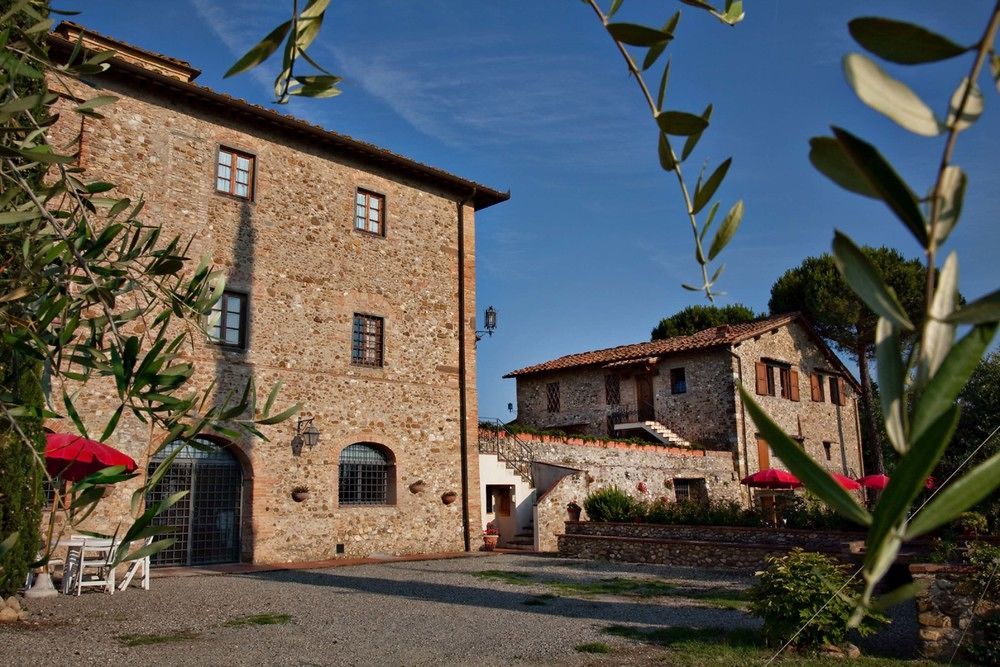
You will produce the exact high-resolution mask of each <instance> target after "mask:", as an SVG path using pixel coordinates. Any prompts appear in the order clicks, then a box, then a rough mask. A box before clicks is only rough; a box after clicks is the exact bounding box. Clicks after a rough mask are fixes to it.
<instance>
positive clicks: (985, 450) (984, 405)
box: [934, 350, 1000, 534]
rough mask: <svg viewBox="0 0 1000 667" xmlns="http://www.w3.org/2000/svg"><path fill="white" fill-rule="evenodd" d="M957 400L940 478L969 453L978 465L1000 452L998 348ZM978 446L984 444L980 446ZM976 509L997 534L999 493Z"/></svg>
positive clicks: (956, 466)
mask: <svg viewBox="0 0 1000 667" xmlns="http://www.w3.org/2000/svg"><path fill="white" fill-rule="evenodd" d="M957 402H958V405H959V406H960V407H961V408H962V415H961V417H959V420H958V428H957V429H956V430H955V438H954V440H953V441H952V443H951V446H949V447H948V449H947V451H945V453H944V456H943V457H942V458H941V462H940V463H939V464H938V467H937V469H936V470H935V471H934V476H935V477H936V478H937V479H939V480H942V481H943V480H945V479H947V478H948V477H950V476H951V474H952V473H954V472H955V471H956V470H958V468H959V466H961V465H962V463H963V462H964V461H965V460H966V459H967V458H969V457H970V456H971V457H972V458H971V459H970V460H969V462H968V465H978V464H982V463H984V462H985V461H987V460H988V459H990V458H991V457H994V456H996V455H997V454H1000V435H997V434H993V430H994V429H995V428H996V426H997V424H1000V351H996V350H995V351H993V352H991V353H990V354H988V355H987V356H986V357H985V358H984V359H983V360H982V361H981V362H980V363H979V364H978V365H977V366H976V369H975V370H974V371H973V372H972V375H971V376H970V377H969V381H968V382H967V383H966V384H965V386H964V387H963V388H962V391H961V392H959V394H958V401H957ZM991 435H992V436H993V437H990V436H991ZM980 445H983V446H982V447H981V448H979V447H980ZM977 448H979V449H978V451H977ZM976 510H977V511H979V512H981V513H982V514H985V515H986V517H987V518H988V520H989V522H990V525H991V530H992V531H993V532H994V533H998V534H1000V494H998V493H993V494H991V495H989V496H988V497H987V498H986V500H984V501H982V502H981V503H980V504H979V505H977V506H976Z"/></svg>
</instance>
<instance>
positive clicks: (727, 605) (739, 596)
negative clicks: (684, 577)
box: [677, 588, 750, 611]
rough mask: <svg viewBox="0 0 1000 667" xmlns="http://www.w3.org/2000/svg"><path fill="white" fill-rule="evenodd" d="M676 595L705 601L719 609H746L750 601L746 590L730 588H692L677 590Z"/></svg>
mask: <svg viewBox="0 0 1000 667" xmlns="http://www.w3.org/2000/svg"><path fill="white" fill-rule="evenodd" d="M677 595H678V596H680V597H685V598H691V599H692V600H698V601H700V602H705V603H707V604H710V605H712V606H713V607H719V608H720V609H735V610H737V611H746V608H747V603H748V602H749V601H750V597H749V595H748V594H747V591H745V590H733V589H731V588H694V589H687V590H683V591H678V592H677Z"/></svg>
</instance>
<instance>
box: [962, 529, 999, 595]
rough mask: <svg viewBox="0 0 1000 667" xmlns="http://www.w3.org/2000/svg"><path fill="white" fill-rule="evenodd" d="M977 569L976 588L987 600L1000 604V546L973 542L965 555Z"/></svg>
mask: <svg viewBox="0 0 1000 667" xmlns="http://www.w3.org/2000/svg"><path fill="white" fill-rule="evenodd" d="M965 557H966V560H967V561H968V563H969V565H971V566H972V567H973V568H975V580H976V586H977V587H978V588H979V589H980V590H982V592H983V597H984V598H985V599H987V600H991V601H993V602H998V603H1000V545H995V544H989V543H987V542H973V543H971V544H970V545H969V547H968V549H967V550H966V554H965Z"/></svg>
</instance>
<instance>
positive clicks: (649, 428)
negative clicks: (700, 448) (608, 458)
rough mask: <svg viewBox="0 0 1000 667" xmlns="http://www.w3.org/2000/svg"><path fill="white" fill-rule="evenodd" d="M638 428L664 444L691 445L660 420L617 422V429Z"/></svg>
mask: <svg viewBox="0 0 1000 667" xmlns="http://www.w3.org/2000/svg"><path fill="white" fill-rule="evenodd" d="M637 428H641V429H642V430H643V431H645V432H646V433H648V434H650V435H651V436H653V437H654V438H656V439H657V440H658V441H659V442H660V443H662V444H664V445H668V446H670V447H691V443H690V442H688V441H687V440H685V439H684V438H682V437H681V436H679V435H677V434H676V433H674V432H673V431H671V430H670V429H669V428H667V427H666V426H664V425H663V424H661V423H660V422H658V421H652V420H650V421H642V422H628V423H624V424H615V430H616V431H627V430H630V429H637Z"/></svg>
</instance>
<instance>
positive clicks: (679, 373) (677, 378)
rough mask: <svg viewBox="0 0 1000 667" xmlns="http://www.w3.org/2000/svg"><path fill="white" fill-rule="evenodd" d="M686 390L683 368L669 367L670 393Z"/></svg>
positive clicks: (684, 391) (681, 392)
mask: <svg viewBox="0 0 1000 667" xmlns="http://www.w3.org/2000/svg"><path fill="white" fill-rule="evenodd" d="M686 392H687V378H686V377H685V374H684V369H683V368H671V369H670V393H671V394H684V393H686Z"/></svg>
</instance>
